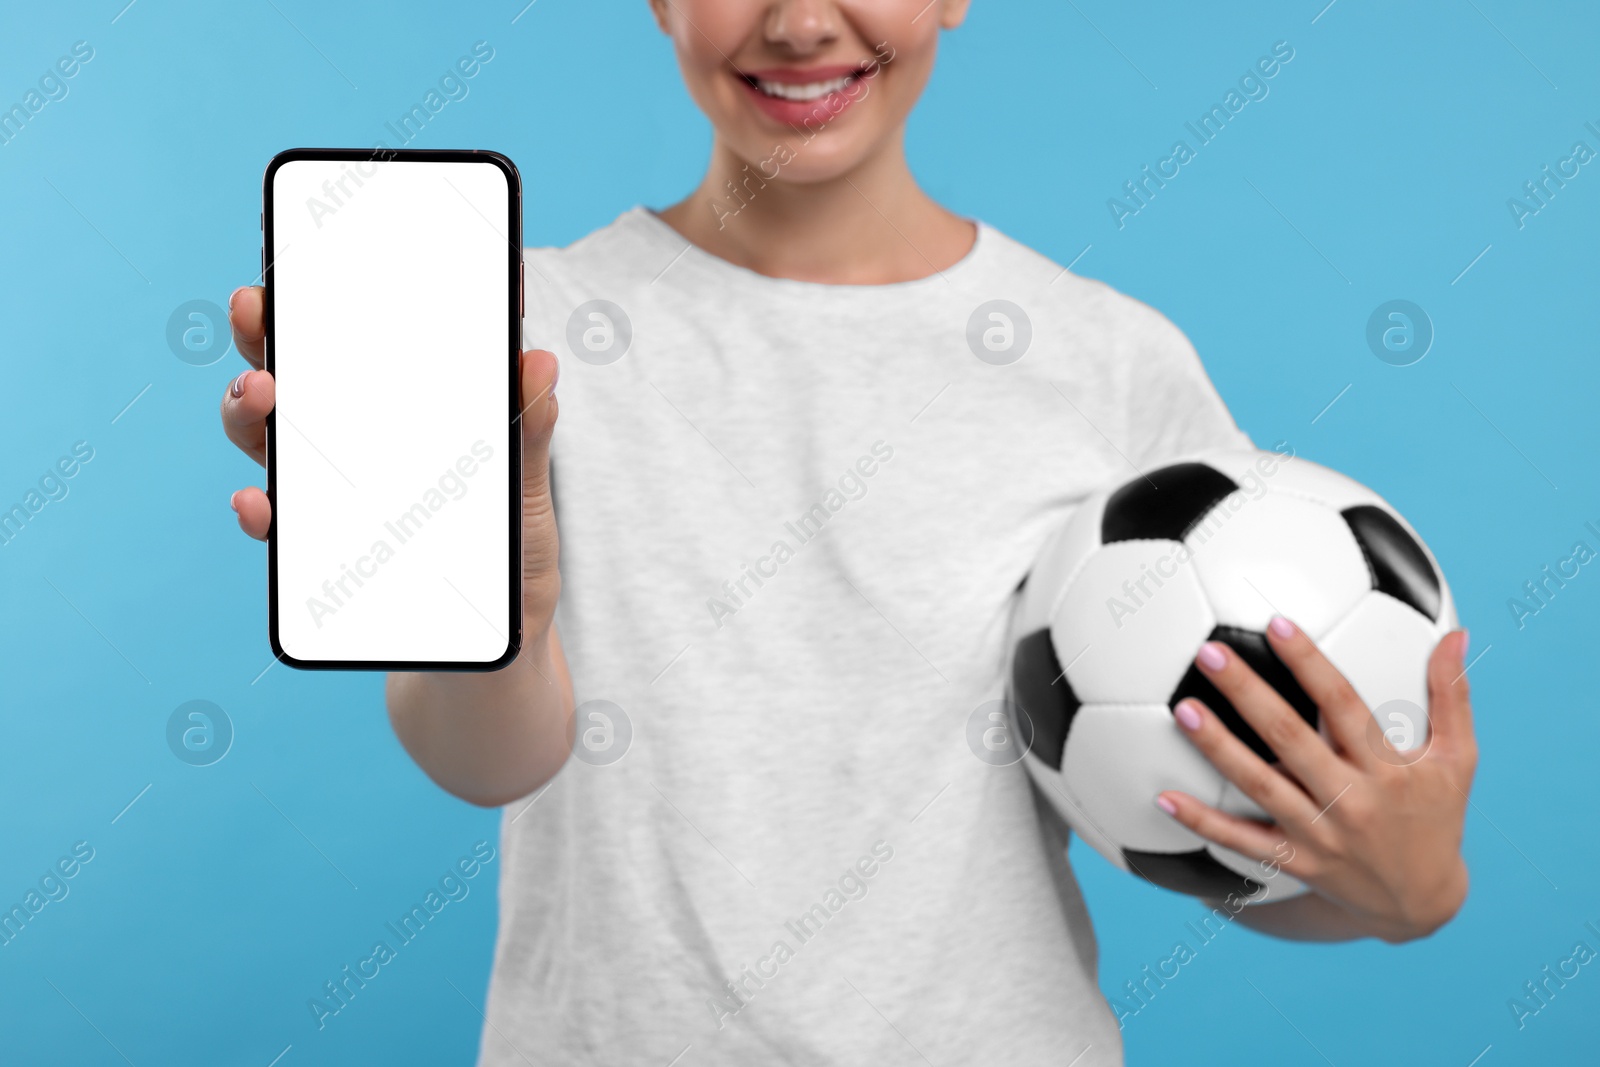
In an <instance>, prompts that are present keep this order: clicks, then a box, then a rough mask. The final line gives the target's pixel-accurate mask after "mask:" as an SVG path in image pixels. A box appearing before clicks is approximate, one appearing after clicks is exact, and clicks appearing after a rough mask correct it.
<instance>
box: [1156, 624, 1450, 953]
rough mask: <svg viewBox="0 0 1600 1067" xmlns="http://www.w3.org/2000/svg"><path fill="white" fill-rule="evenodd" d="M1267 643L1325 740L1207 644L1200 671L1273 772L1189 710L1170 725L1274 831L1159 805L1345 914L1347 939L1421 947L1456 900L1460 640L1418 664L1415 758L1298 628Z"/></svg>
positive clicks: (1206, 713)
mask: <svg viewBox="0 0 1600 1067" xmlns="http://www.w3.org/2000/svg"><path fill="white" fill-rule="evenodd" d="M1267 632H1268V640H1269V641H1270V642H1271V645H1272V648H1273V650H1274V651H1275V652H1276V653H1277V654H1278V658H1279V659H1281V660H1282V661H1283V663H1284V664H1285V665H1286V666H1287V667H1288V668H1289V669H1290V671H1292V672H1293V674H1294V676H1295V678H1296V679H1297V680H1298V681H1299V683H1300V685H1301V687H1302V688H1304V689H1305V691H1306V693H1307V695H1308V696H1310V697H1311V699H1312V700H1313V701H1314V702H1315V703H1316V705H1317V708H1318V710H1319V712H1320V718H1321V722H1322V724H1323V732H1325V733H1326V735H1327V737H1326V739H1325V738H1324V736H1323V733H1319V732H1318V731H1317V730H1316V729H1313V728H1312V727H1311V726H1309V725H1307V723H1306V721H1305V720H1304V719H1302V718H1301V717H1300V715H1299V714H1298V713H1297V712H1296V711H1295V710H1294V708H1292V707H1291V706H1290V705H1289V704H1288V702H1287V701H1285V700H1284V699H1283V697H1281V696H1279V695H1278V693H1277V691H1276V690H1274V689H1273V688H1272V687H1271V686H1270V685H1268V684H1267V683H1266V682H1265V681H1263V680H1262V678H1261V677H1260V676H1259V675H1258V674H1256V673H1255V671H1253V670H1251V669H1250V667H1249V665H1248V664H1246V663H1245V662H1244V661H1243V660H1241V659H1240V658H1239V656H1238V655H1236V654H1235V653H1234V652H1233V651H1232V650H1231V649H1229V648H1227V647H1226V646H1224V645H1221V644H1217V643H1210V644H1207V645H1206V646H1205V647H1204V648H1202V649H1201V651H1200V655H1199V656H1198V657H1197V659H1196V663H1197V665H1198V666H1199V668H1200V670H1201V671H1202V672H1203V673H1204V674H1205V676H1206V677H1207V678H1209V679H1210V680H1211V682H1212V684H1213V685H1215V686H1216V687H1217V690H1218V691H1219V692H1220V693H1222V695H1223V696H1225V697H1226V698H1227V699H1228V700H1229V701H1231V702H1232V704H1233V706H1234V707H1235V708H1236V709H1237V710H1238V712H1239V715H1240V716H1241V717H1242V718H1243V719H1244V721H1245V722H1246V723H1248V724H1249V725H1250V726H1251V727H1252V728H1253V729H1254V730H1255V731H1256V733H1258V734H1259V735H1261V738H1262V740H1263V741H1265V742H1266V744H1267V745H1268V747H1270V748H1271V749H1272V751H1273V752H1274V753H1276V754H1277V756H1278V759H1279V760H1280V761H1281V762H1280V763H1278V764H1269V763H1267V762H1266V761H1265V760H1263V759H1262V758H1261V757H1260V756H1258V755H1256V753H1255V752H1253V751H1252V750H1251V749H1250V748H1249V747H1248V746H1247V745H1245V743H1244V742H1242V741H1240V740H1239V738H1237V737H1236V736H1234V734H1233V733H1232V732H1231V731H1230V730H1229V729H1228V727H1227V726H1226V725H1225V724H1224V723H1223V722H1222V721H1221V720H1219V719H1218V718H1217V716H1216V715H1215V714H1213V713H1212V711H1211V710H1210V709H1209V708H1207V707H1205V706H1204V705H1203V704H1201V703H1200V702H1199V701H1197V700H1185V701H1184V702H1182V703H1180V704H1179V705H1178V707H1177V709H1176V712H1175V717H1176V719H1177V721H1178V724H1179V726H1180V728H1181V729H1182V730H1183V731H1184V733H1186V734H1187V735H1188V737H1189V739H1190V740H1191V741H1192V742H1193V743H1194V745H1195V747H1197V748H1198V749H1199V750H1200V751H1201V752H1202V753H1204V754H1205V756H1206V758H1207V759H1209V760H1210V761H1211V762H1212V763H1213V764H1215V765H1216V767H1217V768H1218V769H1219V770H1220V771H1221V772H1222V773H1223V774H1224V775H1225V776H1226V777H1227V778H1228V780H1229V781H1231V782H1233V784H1234V785H1236V786H1238V787H1239V789H1240V790H1241V791H1243V792H1244V794H1245V795H1246V796H1248V797H1250V798H1251V799H1252V800H1254V801H1255V802H1256V803H1257V804H1259V805H1260V806H1261V808H1262V810H1264V811H1265V812H1266V813H1267V814H1268V815H1269V816H1271V817H1272V819H1273V820H1274V823H1273V824H1265V823H1261V822H1258V821H1255V820H1252V819H1244V818H1239V817H1237V816H1234V815H1228V814H1226V813H1224V812H1221V811H1218V810H1217V809H1216V808H1213V807H1211V806H1209V805H1207V804H1204V803H1202V802H1200V801H1198V800H1196V799H1195V798H1194V797H1191V796H1189V795H1187V794H1185V793H1180V792H1176V791H1168V792H1164V793H1162V794H1161V795H1160V796H1159V797H1158V798H1156V802H1157V803H1158V804H1159V805H1160V806H1161V807H1162V809H1163V810H1165V811H1167V812H1168V813H1169V814H1170V815H1172V817H1173V818H1175V819H1177V820H1178V821H1179V822H1180V823H1182V824H1183V825H1184V826H1186V827H1188V828H1189V829H1190V830H1193V831H1194V832H1195V833H1197V834H1199V835H1200V836H1202V837H1205V838H1207V839H1209V840H1211V841H1214V842H1216V843H1217V844H1219V845H1222V846H1224V847H1226V848H1230V849H1233V850H1234V851H1236V852H1239V853H1242V854H1244V855H1245V856H1248V857H1250V858H1251V859H1253V860H1258V861H1260V862H1261V863H1263V864H1264V865H1265V866H1266V867H1267V868H1268V869H1272V868H1278V867H1281V868H1282V869H1283V870H1284V871H1285V872H1287V873H1288V874H1290V875H1292V876H1293V877H1295V878H1298V879H1300V880H1301V881H1303V882H1305V883H1306V884H1307V885H1309V886H1310V887H1311V888H1312V889H1313V890H1315V891H1316V892H1317V893H1318V894H1320V895H1321V896H1323V897H1324V898H1326V899H1327V900H1328V901H1330V902H1332V903H1333V904H1336V905H1338V906H1339V907H1340V908H1341V909H1343V910H1344V912H1346V913H1347V915H1348V918H1349V920H1350V922H1351V924H1352V926H1353V928H1354V930H1355V931H1356V932H1358V933H1362V934H1368V935H1371V936H1375V937H1381V938H1383V939H1384V940H1385V941H1390V942H1400V941H1409V940H1411V939H1413V938H1417V937H1423V936H1426V935H1427V934H1430V933H1432V932H1433V931H1434V930H1437V929H1438V928H1439V927H1440V926H1442V925H1444V924H1445V923H1446V922H1448V921H1449V920H1450V919H1451V917H1453V916H1454V915H1455V913H1456V912H1457V910H1459V909H1460V907H1461V904H1462V901H1463V900H1465V899H1466V894H1467V867H1466V862H1465V861H1464V860H1463V859H1462V857H1461V834H1462V824H1463V822H1464V820H1465V818H1466V807H1467V791H1468V790H1469V789H1470V788H1471V786H1472V776H1473V772H1474V771H1475V770H1476V768H1477V764H1478V747H1477V741H1476V740H1475V739H1474V737H1473V733H1472V703H1471V699H1470V694H1469V691H1468V685H1467V679H1466V667H1465V662H1464V661H1465V657H1466V651H1467V634H1466V631H1464V630H1457V631H1455V632H1453V633H1451V634H1448V635H1447V636H1446V637H1445V638H1444V639H1443V640H1442V641H1440V642H1439V644H1438V646H1437V647H1436V648H1435V649H1434V651H1433V655H1432V657H1431V658H1430V659H1429V661H1428V693H1429V697H1428V702H1429V708H1428V718H1429V720H1430V723H1431V731H1432V732H1431V735H1430V738H1429V741H1428V743H1427V745H1426V746H1425V750H1424V751H1423V752H1422V754H1421V755H1420V756H1417V755H1416V753H1409V754H1408V753H1402V752H1399V751H1397V750H1396V749H1394V748H1393V747H1391V746H1390V745H1389V742H1388V739H1387V738H1386V737H1384V736H1383V735H1382V734H1381V732H1379V731H1377V730H1374V729H1372V726H1373V718H1372V713H1371V711H1370V710H1369V709H1368V708H1367V705H1366V704H1365V703H1364V702H1363V701H1362V700H1361V698H1360V697H1359V696H1357V695H1356V692H1355V690H1354V689H1353V688H1351V686H1350V683H1349V682H1348V681H1346V680H1345V678H1344V676H1343V675H1342V674H1340V673H1339V671H1338V670H1337V669H1336V668H1335V667H1334V666H1333V664H1332V663H1330V662H1329V661H1328V659H1327V657H1325V656H1324V655H1323V654H1322V653H1321V652H1320V651H1319V650H1318V649H1317V647H1316V645H1315V644H1314V643H1313V642H1312V641H1311V639H1310V638H1309V637H1307V636H1306V635H1305V634H1304V633H1303V632H1302V631H1301V630H1300V629H1299V627H1297V626H1295V625H1293V624H1292V623H1290V622H1289V621H1288V620H1286V619H1281V618H1278V619H1274V620H1273V621H1272V624H1271V625H1270V626H1269V627H1268V631H1267ZM1414 756H1415V757H1416V758H1412V757H1414Z"/></svg>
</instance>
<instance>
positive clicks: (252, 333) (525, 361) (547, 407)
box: [222, 285, 561, 640]
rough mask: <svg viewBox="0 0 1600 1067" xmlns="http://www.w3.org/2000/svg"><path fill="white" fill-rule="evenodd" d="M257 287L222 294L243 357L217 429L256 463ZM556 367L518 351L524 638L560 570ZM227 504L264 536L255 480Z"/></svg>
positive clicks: (265, 385)
mask: <svg viewBox="0 0 1600 1067" xmlns="http://www.w3.org/2000/svg"><path fill="white" fill-rule="evenodd" d="M263 295H264V291H263V290H262V288H261V286H259V285H247V286H244V287H243V288H240V289H237V290H235V291H234V293H233V296H232V297H231V298H230V299H229V301H228V322H229V324H230V325H231V326H232V327H233V345H234V347H235V348H237V349H238V350H239V354H240V355H242V356H244V358H245V361H246V362H247V363H249V364H250V366H249V368H247V369H246V370H245V371H244V372H243V373H242V374H240V375H239V376H238V377H237V378H234V379H233V380H232V381H231V382H230V383H229V384H228V388H227V390H226V391H225V392H224V393H223V397H222V428H223V430H224V431H225V432H226V433H227V435H228V440H230V441H232V442H233V443H234V444H235V445H238V446H239V448H240V450H241V451H243V452H244V453H245V455H247V456H249V457H250V458H251V459H253V460H255V461H256V462H257V463H259V464H261V465H262V466H265V465H266V461H267V413H268V412H270V411H271V410H272V405H273V403H274V402H275V400H276V398H277V391H276V386H275V383H274V382H273V380H272V375H271V374H268V373H267V372H266V371H264V370H262V369H261V364H262V340H263V336H264V333H265V324H264V322H263V314H262V299H263ZM559 372H560V367H559V365H558V364H557V362H556V357H555V356H554V355H553V354H552V353H550V352H546V351H542V350H538V349H534V350H530V351H527V352H524V353H522V359H521V378H522V404H521V407H522V415H521V417H520V418H519V419H518V420H517V424H518V426H519V427H520V428H521V432H522V561H523V569H522V592H523V618H524V626H525V628H526V631H527V632H526V635H525V639H526V640H533V639H535V638H537V637H539V636H540V635H542V634H544V633H545V632H546V631H548V630H549V629H550V627H551V620H552V619H553V618H554V616H555V607H556V599H557V598H558V597H559V596H560V593H561V576H560V573H559V572H558V570H557V567H556V563H557V559H558V556H559V544H558V541H557V537H556V522H555V508H554V506H553V505H552V503H551V498H550V434H551V432H552V431H553V430H554V429H555V424H556V416H557V413H558V409H557V402H556V398H555V392H554V390H555V384H556V378H557V377H558V375H559ZM232 504H233V510H234V511H236V512H238V514H239V528H240V529H241V530H243V531H244V532H245V533H247V534H249V535H250V536H251V537H254V538H255V539H256V540H258V541H265V540H266V539H267V530H268V528H269V527H270V526H271V525H272V503H271V501H269V500H268V499H267V494H266V493H264V492H263V491H262V490H261V489H259V488H257V487H256V486H253V485H252V486H247V487H246V488H244V489H240V490H239V491H237V492H236V493H234V494H233V499H232Z"/></svg>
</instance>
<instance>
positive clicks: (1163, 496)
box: [1100, 463, 1239, 544]
mask: <svg viewBox="0 0 1600 1067" xmlns="http://www.w3.org/2000/svg"><path fill="white" fill-rule="evenodd" d="M1238 488H1239V486H1238V484H1237V483H1236V482H1234V480H1233V479H1232V478H1229V477H1228V476H1227V475H1226V474H1223V473H1222V472H1221V471H1219V470H1217V469H1216V468H1215V467H1208V466H1206V465H1205V464H1204V463H1174V464H1172V465H1171V466H1169V467H1162V468H1161V469H1160V470H1154V471H1151V472H1150V473H1149V474H1147V475H1145V476H1144V477H1142V478H1135V479H1133V480H1132V481H1130V482H1129V483H1128V484H1126V485H1124V486H1122V487H1121V488H1120V489H1118V490H1117V491H1116V492H1114V493H1112V494H1111V495H1110V496H1109V497H1107V498H1106V506H1105V511H1104V513H1103V515H1102V517H1101V519H1100V540H1101V542H1102V543H1104V544H1111V543H1112V542H1114V541H1151V540H1164V541H1182V540H1183V539H1184V537H1186V536H1187V535H1188V534H1189V531H1191V530H1193V529H1194V528H1195V527H1196V526H1198V525H1200V521H1201V520H1202V519H1204V518H1205V517H1206V515H1207V514H1208V513H1209V512H1210V511H1211V509H1212V508H1214V507H1216V506H1217V504H1219V503H1220V502H1222V500H1224V499H1225V498H1226V497H1227V496H1228V494H1230V493H1232V492H1234V491H1235V490H1236V489H1238Z"/></svg>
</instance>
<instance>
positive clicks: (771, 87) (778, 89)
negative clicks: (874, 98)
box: [756, 75, 855, 103]
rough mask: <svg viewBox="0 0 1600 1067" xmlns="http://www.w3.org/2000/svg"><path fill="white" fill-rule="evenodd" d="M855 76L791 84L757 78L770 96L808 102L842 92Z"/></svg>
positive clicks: (758, 85)
mask: <svg viewBox="0 0 1600 1067" xmlns="http://www.w3.org/2000/svg"><path fill="white" fill-rule="evenodd" d="M854 80H855V79H854V77H853V76H851V75H846V76H845V77H843V78H834V79H832V80H831V81H825V82H812V83H811V84H809V85H790V84H788V83H786V82H769V81H764V80H762V79H760V78H757V79H756V87H757V88H759V89H760V90H761V91H762V92H764V93H766V94H767V95H768V96H778V97H782V98H783V99H785V100H798V101H800V102H801V103H806V102H809V101H811V100H821V99H822V98H823V97H825V96H827V95H828V94H829V93H837V92H842V91H843V90H844V89H845V87H846V86H848V85H849V84H850V83H851V82H852V81H854Z"/></svg>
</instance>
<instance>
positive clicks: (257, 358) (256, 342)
mask: <svg viewBox="0 0 1600 1067" xmlns="http://www.w3.org/2000/svg"><path fill="white" fill-rule="evenodd" d="M265 292H266V291H265V290H264V289H262V288H261V286H259V285H245V286H240V287H239V288H238V289H235V290H234V291H233V295H232V296H230V297H229V298H228V325H229V326H231V327H233V347H235V348H237V349H238V350H239V354H240V355H241V356H243V357H244V358H245V359H246V360H247V361H248V362H249V364H250V365H251V366H252V367H254V368H256V370H260V369H261V361H262V338H263V337H265V336H266V321H265V317H264V314H263V311H262V306H263V299H264V296H265Z"/></svg>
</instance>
